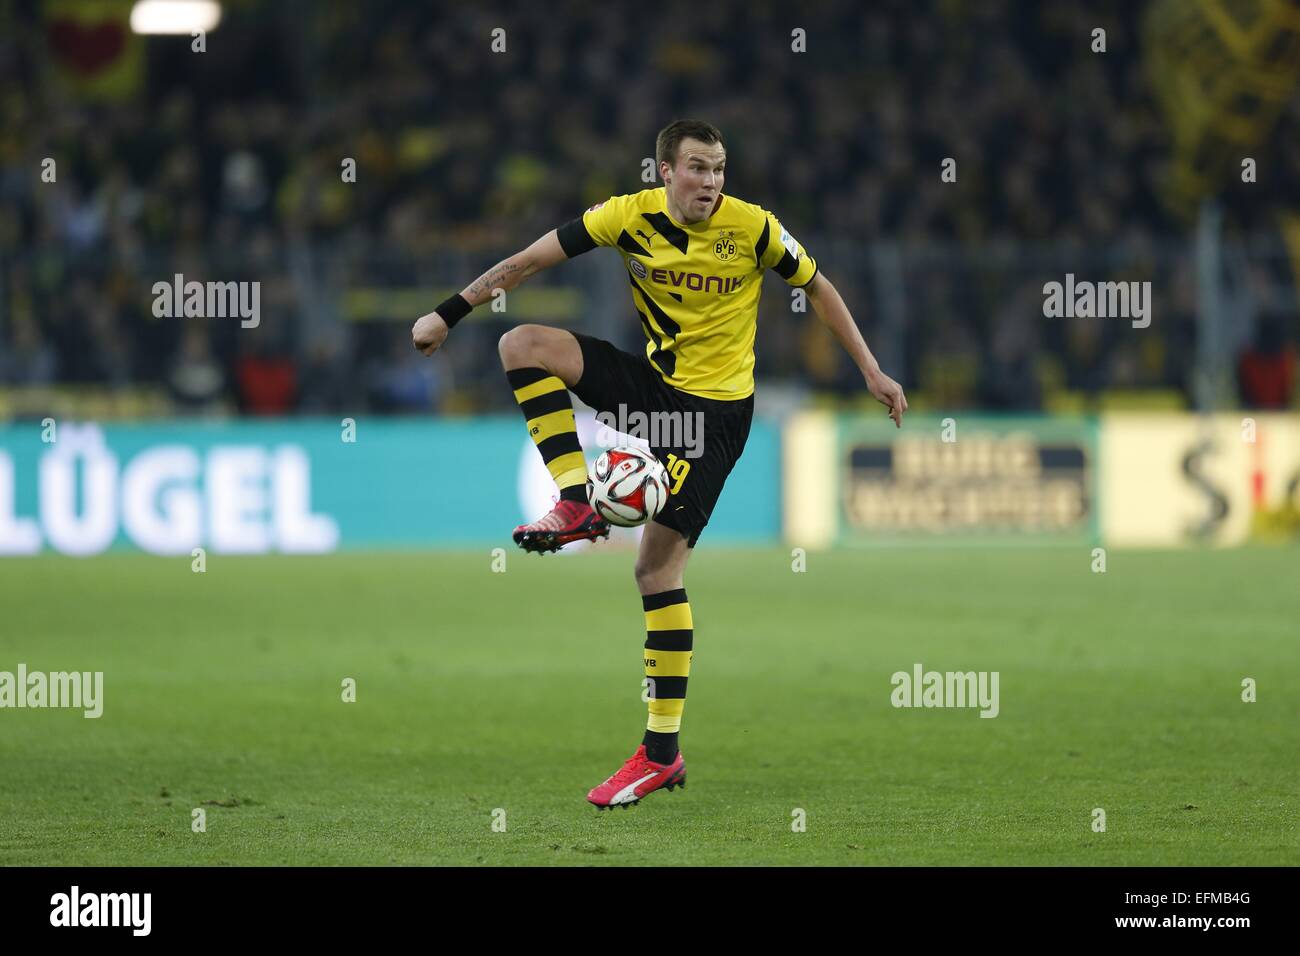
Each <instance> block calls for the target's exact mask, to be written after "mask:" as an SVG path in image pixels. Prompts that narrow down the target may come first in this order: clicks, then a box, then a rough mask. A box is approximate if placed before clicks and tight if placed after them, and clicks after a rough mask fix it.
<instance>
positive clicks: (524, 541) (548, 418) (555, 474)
mask: <svg viewBox="0 0 1300 956" xmlns="http://www.w3.org/2000/svg"><path fill="white" fill-rule="evenodd" d="M499 351H500V354H501V365H502V367H503V368H504V369H505V371H506V379H507V380H508V381H509V382H510V387H511V388H512V389H513V390H514V393H515V401H517V402H518V403H519V408H520V410H521V411H522V412H523V414H524V420H525V421H526V422H527V423H528V434H529V435H530V436H531V437H532V439H533V441H534V443H536V445H537V450H538V451H539V452H540V453H541V456H542V461H544V462H545V463H546V468H547V470H548V471H549V472H550V473H551V477H552V478H554V479H555V484H556V486H557V487H558V488H559V489H560V500H559V501H558V502H556V504H555V507H554V508H552V509H551V511H550V512H549V513H547V514H546V515H543V516H542V517H541V518H539V519H538V520H536V521H534V522H531V523H530V524H523V525H520V526H519V527H517V528H515V530H514V540H515V543H516V544H517V545H519V547H521V548H523V549H524V550H525V551H540V552H543V553H545V552H547V551H558V550H559V549H560V548H562V547H564V546H565V545H566V544H569V543H570V542H573V541H583V540H588V539H593V538H598V537H608V536H609V525H608V524H607V523H606V522H605V521H604V520H602V519H601V518H600V517H598V516H597V515H596V513H595V512H594V511H592V509H591V505H590V504H588V503H587V490H586V486H587V462H586V459H585V458H584V457H583V454H582V445H581V444H579V442H578V429H577V424H576V423H575V421H574V417H573V401H572V400H571V399H570V398H569V392H568V388H569V386H571V385H573V384H575V383H576V382H577V381H578V380H579V379H580V378H581V377H582V349H581V348H580V347H579V345H578V340H577V339H575V338H574V337H573V335H572V333H570V332H566V331H564V330H563V329H552V328H548V327H547V326H544V325H520V326H517V327H516V328H513V329H511V330H510V331H509V332H507V333H506V334H505V335H503V336H501V342H500V345H499Z"/></svg>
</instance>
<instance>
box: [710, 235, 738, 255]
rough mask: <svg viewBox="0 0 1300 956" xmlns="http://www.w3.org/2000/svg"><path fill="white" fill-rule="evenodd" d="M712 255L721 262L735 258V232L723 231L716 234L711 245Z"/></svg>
mask: <svg viewBox="0 0 1300 956" xmlns="http://www.w3.org/2000/svg"><path fill="white" fill-rule="evenodd" d="M713 254H714V255H715V256H717V257H718V258H719V259H720V260H721V261H723V262H728V261H729V260H731V259H734V258H736V230H734V229H724V230H722V231H721V232H720V233H718V238H717V239H716V240H715V241H714V243H713Z"/></svg>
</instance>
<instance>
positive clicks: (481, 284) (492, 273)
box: [466, 259, 523, 302]
mask: <svg viewBox="0 0 1300 956" xmlns="http://www.w3.org/2000/svg"><path fill="white" fill-rule="evenodd" d="M522 269H523V266H521V265H519V263H517V262H512V261H510V260H509V259H507V260H506V261H504V262H498V263H497V264H496V265H494V266H493V267H492V268H491V269H489V270H488V271H487V272H485V273H483V274H482V275H481V276H479V277H478V278H477V279H476V280H475V281H474V283H473V285H471V286H470V287H469V289H468V290H467V291H468V294H467V295H466V298H468V299H470V300H472V301H475V302H478V300H480V299H482V298H484V297H486V296H489V295H491V294H492V290H493V289H496V288H499V287H503V286H504V285H505V283H506V282H507V281H508V280H510V279H513V278H515V274H516V273H518V272H519V271H520V270H522Z"/></svg>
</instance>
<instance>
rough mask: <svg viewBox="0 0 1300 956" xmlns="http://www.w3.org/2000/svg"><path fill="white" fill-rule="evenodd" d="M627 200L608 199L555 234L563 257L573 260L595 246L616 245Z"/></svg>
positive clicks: (620, 198)
mask: <svg viewBox="0 0 1300 956" xmlns="http://www.w3.org/2000/svg"><path fill="white" fill-rule="evenodd" d="M629 199H630V197H628V196H611V197H610V198H609V199H606V200H605V201H604V202H598V203H596V205H594V206H592V207H591V208H590V209H588V210H587V211H586V212H584V213H583V214H582V215H581V216H580V217H579V218H577V219H573V220H571V221H569V222H566V223H565V224H564V225H563V226H561V227H560V228H559V229H558V230H556V232H557V234H558V235H559V238H560V246H561V247H562V248H563V249H564V254H565V255H566V256H568V257H569V258H570V259H572V258H573V257H574V256H580V255H582V254H583V253H584V252H590V251H591V250H592V249H595V248H596V247H597V246H616V245H618V237H619V234H620V233H621V232H622V231H623V220H624V217H625V216H626V214H627V203H628V201H629Z"/></svg>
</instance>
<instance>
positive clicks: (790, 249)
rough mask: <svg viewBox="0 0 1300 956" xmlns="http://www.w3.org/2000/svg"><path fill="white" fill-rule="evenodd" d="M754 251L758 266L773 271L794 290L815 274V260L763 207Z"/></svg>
mask: <svg viewBox="0 0 1300 956" xmlns="http://www.w3.org/2000/svg"><path fill="white" fill-rule="evenodd" d="M754 254H755V257H756V258H757V259H758V265H759V268H761V269H772V270H774V271H775V272H776V274H777V275H779V276H780V277H781V278H782V279H784V280H785V281H786V283H787V284H789V285H790V286H793V287H794V288H796V289H797V288H802V287H803V286H806V285H807V284H808V283H809V282H812V280H813V278H814V277H816V275H817V261H816V260H815V259H813V257H812V256H810V255H808V252H807V250H806V249H804V247H803V246H801V245H800V244H799V240H798V239H796V238H795V237H794V236H792V235H790V233H789V232H787V231H786V228H785V227H784V226H783V225H781V221H780V220H779V219H777V218H776V216H774V215H772V213H770V212H768V211H767V210H766V209H764V210H763V229H762V232H761V233H759V236H758V241H757V242H756V243H755V244H754Z"/></svg>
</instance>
